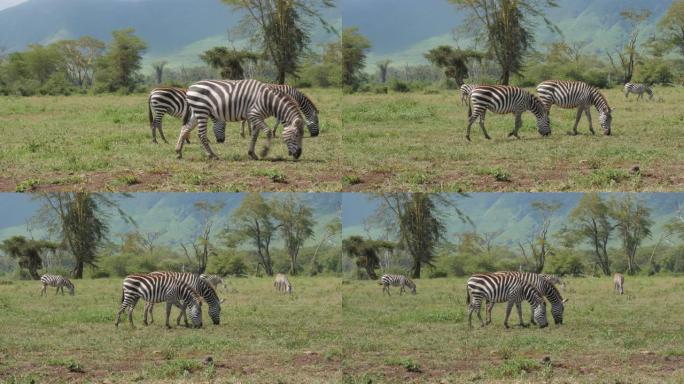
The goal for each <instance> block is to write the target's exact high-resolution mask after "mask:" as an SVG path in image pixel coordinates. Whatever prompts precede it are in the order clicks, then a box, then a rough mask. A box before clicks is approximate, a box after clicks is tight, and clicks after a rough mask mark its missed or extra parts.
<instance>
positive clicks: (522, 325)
mask: <svg viewBox="0 0 684 384" xmlns="http://www.w3.org/2000/svg"><path fill="white" fill-rule="evenodd" d="M520 326H521V327H523V328H529V327H530V325H529V324H525V323H521V324H520Z"/></svg>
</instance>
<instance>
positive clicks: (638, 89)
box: [624, 83, 653, 100]
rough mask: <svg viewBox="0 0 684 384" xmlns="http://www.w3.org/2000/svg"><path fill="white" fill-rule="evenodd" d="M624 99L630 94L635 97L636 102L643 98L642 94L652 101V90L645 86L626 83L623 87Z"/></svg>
mask: <svg viewBox="0 0 684 384" xmlns="http://www.w3.org/2000/svg"><path fill="white" fill-rule="evenodd" d="M624 91H625V99H626V98H627V96H629V94H630V93H634V94H635V95H637V100H639V99H643V98H644V93H646V94H648V99H649V100H652V99H653V90H652V89H651V87H649V86H648V85H646V84H638V83H627V84H625V87H624Z"/></svg>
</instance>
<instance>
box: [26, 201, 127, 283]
mask: <svg viewBox="0 0 684 384" xmlns="http://www.w3.org/2000/svg"><path fill="white" fill-rule="evenodd" d="M124 196H128V195H124ZM38 198H40V199H42V200H43V201H44V204H43V206H42V207H41V209H40V210H39V211H38V215H37V216H36V217H35V220H36V222H40V223H43V224H46V225H47V227H48V231H49V232H51V233H56V234H58V235H59V236H61V238H62V242H63V244H64V245H65V246H66V247H67V248H68V250H69V252H70V253H71V254H72V255H73V256H74V261H75V265H74V269H73V271H72V275H73V276H74V278H76V279H80V278H82V277H83V268H84V266H85V265H90V266H92V267H96V266H97V260H98V255H97V252H98V249H99V248H100V246H101V245H102V244H103V243H104V241H105V240H106V239H107V235H108V233H109V225H108V220H109V218H110V216H111V214H110V211H116V212H118V214H119V216H120V217H121V218H122V219H123V220H124V221H125V222H127V223H134V221H133V219H132V218H131V217H129V216H128V215H127V214H126V213H125V212H123V211H122V210H121V209H120V208H119V205H118V203H117V202H116V201H115V200H112V199H111V198H109V197H108V196H107V195H104V194H101V193H90V192H56V193H44V194H40V195H38Z"/></svg>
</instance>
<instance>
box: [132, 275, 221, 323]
mask: <svg viewBox="0 0 684 384" xmlns="http://www.w3.org/2000/svg"><path fill="white" fill-rule="evenodd" d="M148 275H151V276H155V275H160V276H167V277H170V278H174V279H177V280H180V281H182V282H184V283H186V284H188V285H189V286H190V288H192V289H194V290H195V291H196V292H197V293H198V294H199V295H200V296H201V297H202V299H203V300H204V301H205V302H206V303H207V306H208V307H209V309H208V311H209V317H211V321H212V322H213V323H214V325H218V324H220V323H221V303H223V302H224V300H219V297H218V295H217V294H216V289H215V288H214V286H213V285H212V284H210V283H209V282H207V281H206V280H205V279H203V278H201V276H199V275H196V274H194V273H188V272H168V271H155V272H150V273H149V274H148ZM153 310H154V305H153V303H147V304H145V314H146V316H147V315H149V316H150V317H151V321H152V322H153V321H154V319H153V318H152V311H153ZM182 315H184V314H182Z"/></svg>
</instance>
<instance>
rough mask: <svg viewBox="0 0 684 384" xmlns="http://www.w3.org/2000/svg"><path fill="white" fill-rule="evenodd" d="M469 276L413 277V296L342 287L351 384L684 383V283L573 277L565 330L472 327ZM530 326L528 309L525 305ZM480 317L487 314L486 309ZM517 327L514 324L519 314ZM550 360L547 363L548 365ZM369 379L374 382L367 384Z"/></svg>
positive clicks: (357, 285) (358, 285)
mask: <svg viewBox="0 0 684 384" xmlns="http://www.w3.org/2000/svg"><path fill="white" fill-rule="evenodd" d="M465 280H466V279H465V278H446V279H420V280H417V288H418V289H417V291H418V293H417V295H410V294H405V295H403V296H400V295H399V290H398V289H396V288H395V289H392V293H393V294H392V296H391V297H388V296H386V295H385V296H383V294H382V292H381V288H380V287H379V286H378V285H377V283H375V282H370V281H354V280H352V281H350V282H349V283H348V284H343V285H342V297H343V299H342V317H343V322H344V329H345V333H346V337H345V338H344V339H343V342H344V350H345V351H346V352H347V358H346V359H345V361H344V365H343V372H344V381H345V382H346V383H367V382H373V383H385V382H387V383H393V382H394V383H396V382H416V383H423V382H426V383H461V382H483V383H484V382H486V383H489V382H525V383H527V382H540V383H543V382H547V383H599V382H601V383H605V382H611V383H616V382H623V383H636V382H639V383H661V382H673V383H674V382H682V381H684V353H682V352H683V350H682V345H684V333H683V332H682V319H681V313H680V312H679V311H678V310H676V309H675V308H679V307H681V306H682V305H683V304H684V298H683V297H682V295H681V292H682V290H683V289H684V278H681V277H677V278H675V277H630V276H627V278H626V279H625V295H623V296H618V295H615V294H614V293H613V292H612V278H608V277H603V278H584V279H582V278H576V279H568V284H567V288H566V290H564V291H561V294H562V295H563V297H564V298H567V299H569V300H568V302H567V303H566V310H565V317H564V324H563V325H562V326H556V325H554V324H553V320H551V315H550V312H548V316H549V319H550V321H551V323H552V324H550V326H549V327H548V328H545V329H539V328H518V327H513V328H511V329H509V330H506V329H505V328H504V326H503V317H504V311H505V305H504V304H497V305H496V307H495V308H494V313H493V316H492V319H493V322H492V324H491V325H489V326H487V327H486V328H484V329H481V328H480V327H479V323H478V320H477V316H476V315H473V324H474V325H475V327H474V328H473V329H469V328H468V316H467V311H466V303H465ZM523 315H524V316H525V321H526V322H528V321H529V316H530V315H529V306H528V305H527V304H524V305H523ZM483 316H484V311H483ZM511 316H512V317H511V321H510V322H511V324H517V321H518V320H517V315H516V314H515V311H513V313H512V314H511ZM545 357H548V361H545V360H544V359H545ZM369 380H371V381H369Z"/></svg>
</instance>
